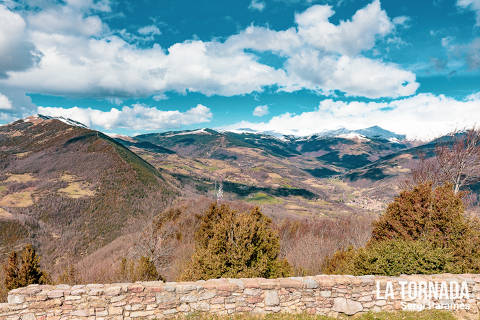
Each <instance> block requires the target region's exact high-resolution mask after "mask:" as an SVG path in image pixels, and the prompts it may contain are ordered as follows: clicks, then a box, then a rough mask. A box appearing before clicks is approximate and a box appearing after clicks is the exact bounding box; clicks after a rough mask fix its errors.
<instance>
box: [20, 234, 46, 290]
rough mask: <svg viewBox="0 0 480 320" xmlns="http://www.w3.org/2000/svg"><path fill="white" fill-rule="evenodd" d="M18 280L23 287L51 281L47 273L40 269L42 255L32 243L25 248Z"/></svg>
mask: <svg viewBox="0 0 480 320" xmlns="http://www.w3.org/2000/svg"><path fill="white" fill-rule="evenodd" d="M18 280H19V286H21V287H26V286H28V285H30V284H47V283H48V282H49V278H48V275H47V273H46V272H45V271H42V270H41V269H40V257H39V256H38V255H37V252H36V251H35V248H33V246H32V245H31V244H28V245H27V246H25V248H24V249H23V255H22V266H21V267H20V270H19V272H18Z"/></svg>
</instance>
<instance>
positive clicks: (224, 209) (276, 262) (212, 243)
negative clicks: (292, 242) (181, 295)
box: [181, 204, 291, 280]
mask: <svg viewBox="0 0 480 320" xmlns="http://www.w3.org/2000/svg"><path fill="white" fill-rule="evenodd" d="M279 253H280V241H279V236H278V234H277V232H275V230H273V228H272V222H271V220H270V219H269V218H268V217H266V216H264V215H263V214H262V213H261V212H260V210H259V209H258V208H254V209H253V210H251V211H249V212H236V211H234V210H232V209H230V208H229V207H228V206H226V205H221V206H219V205H217V204H212V205H211V206H210V209H209V210H208V211H207V213H206V214H205V215H204V216H203V217H202V221H201V224H200V227H199V229H198V230H197V231H196V233H195V252H194V254H193V257H192V260H191V262H190V264H189V265H188V266H187V268H186V269H185V270H184V272H183V274H182V276H181V279H182V280H201V279H203V280H206V279H213V278H222V277H224V278H242V277H246V278H248V277H264V278H277V277H283V276H288V275H290V274H291V267H290V265H289V264H288V262H287V261H286V260H284V259H279Z"/></svg>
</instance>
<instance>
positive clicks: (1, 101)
mask: <svg viewBox="0 0 480 320" xmlns="http://www.w3.org/2000/svg"><path fill="white" fill-rule="evenodd" d="M11 109H12V102H11V101H10V99H8V97H7V96H6V95H4V94H1V93H0V110H11Z"/></svg>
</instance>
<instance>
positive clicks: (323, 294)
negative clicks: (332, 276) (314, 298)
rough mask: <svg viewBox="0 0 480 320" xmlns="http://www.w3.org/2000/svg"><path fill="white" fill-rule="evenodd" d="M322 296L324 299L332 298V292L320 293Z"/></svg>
mask: <svg viewBox="0 0 480 320" xmlns="http://www.w3.org/2000/svg"><path fill="white" fill-rule="evenodd" d="M320 296H322V297H324V298H328V297H331V296H332V291H327V290H324V291H320Z"/></svg>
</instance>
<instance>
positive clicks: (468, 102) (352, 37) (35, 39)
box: [0, 0, 480, 140]
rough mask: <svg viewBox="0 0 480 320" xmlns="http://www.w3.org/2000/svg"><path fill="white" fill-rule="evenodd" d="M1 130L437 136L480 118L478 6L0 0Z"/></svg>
mask: <svg viewBox="0 0 480 320" xmlns="http://www.w3.org/2000/svg"><path fill="white" fill-rule="evenodd" d="M0 21H1V23H0V124H4V123H9V122H11V121H14V120H16V119H20V118H24V117H27V116H30V115H33V114H37V113H39V114H44V115H50V116H63V117H66V118H71V119H74V120H77V121H80V122H82V123H84V124H85V125H87V126H89V127H91V128H93V129H96V130H101V131H103V132H106V133H111V134H114V133H115V134H125V135H135V134H140V133H148V132H162V131H171V130H186V129H195V128H203V127H209V128H217V129H227V130H231V129H239V128H250V129H253V130H259V131H274V132H278V133H283V134H293V135H298V136H303V135H310V134H313V133H318V132H322V131H327V130H333V129H338V128H347V129H361V128H366V127H370V126H374V125H378V126H381V127H383V128H385V129H387V130H391V131H394V132H396V133H399V134H405V135H407V138H410V139H422V140H427V139H432V138H435V137H438V136H440V135H442V134H446V133H448V132H450V131H453V130H456V129H457V130H461V129H464V128H470V127H472V126H476V125H478V124H479V122H480V121H479V120H480V0H423V1H414V0H404V1H398V0H368V1H363V0H337V1H334V0H236V1H220V0H218V1H217V0H196V1H191V0H162V1H158V0H135V1H126V0H64V1H59V0H30V1H27V0H18V1H14V0H0Z"/></svg>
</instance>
